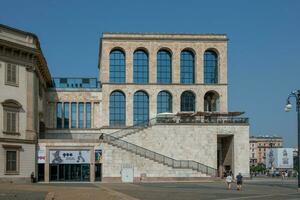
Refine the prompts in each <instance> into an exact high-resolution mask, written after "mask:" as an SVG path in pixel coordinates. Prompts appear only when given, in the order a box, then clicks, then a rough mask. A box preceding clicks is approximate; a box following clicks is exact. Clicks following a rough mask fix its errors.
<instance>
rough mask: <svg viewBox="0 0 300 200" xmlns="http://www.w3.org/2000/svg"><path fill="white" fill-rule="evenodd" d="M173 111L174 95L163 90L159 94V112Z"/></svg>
mask: <svg viewBox="0 0 300 200" xmlns="http://www.w3.org/2000/svg"><path fill="white" fill-rule="evenodd" d="M164 112H169V113H171V112H172V96H171V94H170V93H169V92H167V91H161V92H160V93H158V96H157V113H164Z"/></svg>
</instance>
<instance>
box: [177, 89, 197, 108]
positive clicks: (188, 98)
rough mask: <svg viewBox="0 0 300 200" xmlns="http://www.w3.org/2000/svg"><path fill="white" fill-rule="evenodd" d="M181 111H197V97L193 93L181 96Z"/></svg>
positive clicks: (187, 92) (188, 92) (186, 92)
mask: <svg viewBox="0 0 300 200" xmlns="http://www.w3.org/2000/svg"><path fill="white" fill-rule="evenodd" d="M180 110H181V111H187V112H188V111H195V95H194V93H193V92H191V91H185V92H183V93H182V94H181V105H180Z"/></svg>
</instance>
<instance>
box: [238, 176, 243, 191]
mask: <svg viewBox="0 0 300 200" xmlns="http://www.w3.org/2000/svg"><path fill="white" fill-rule="evenodd" d="M242 184H243V176H242V174H241V173H239V174H238V175H237V176H236V185H237V190H239V191H240V190H242Z"/></svg>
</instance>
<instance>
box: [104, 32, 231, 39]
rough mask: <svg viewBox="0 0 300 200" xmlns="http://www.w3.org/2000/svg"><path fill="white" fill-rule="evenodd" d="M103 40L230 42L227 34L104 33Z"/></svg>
mask: <svg viewBox="0 0 300 200" xmlns="http://www.w3.org/2000/svg"><path fill="white" fill-rule="evenodd" d="M102 39H161V40H180V39H182V40H221V41H227V40H228V38H227V35H226V34H216V33H158V32H153V33H152V32H145V33H142V32H103V33H102Z"/></svg>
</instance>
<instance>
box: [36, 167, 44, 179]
mask: <svg viewBox="0 0 300 200" xmlns="http://www.w3.org/2000/svg"><path fill="white" fill-rule="evenodd" d="M37 178H38V181H45V164H38V177H37Z"/></svg>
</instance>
